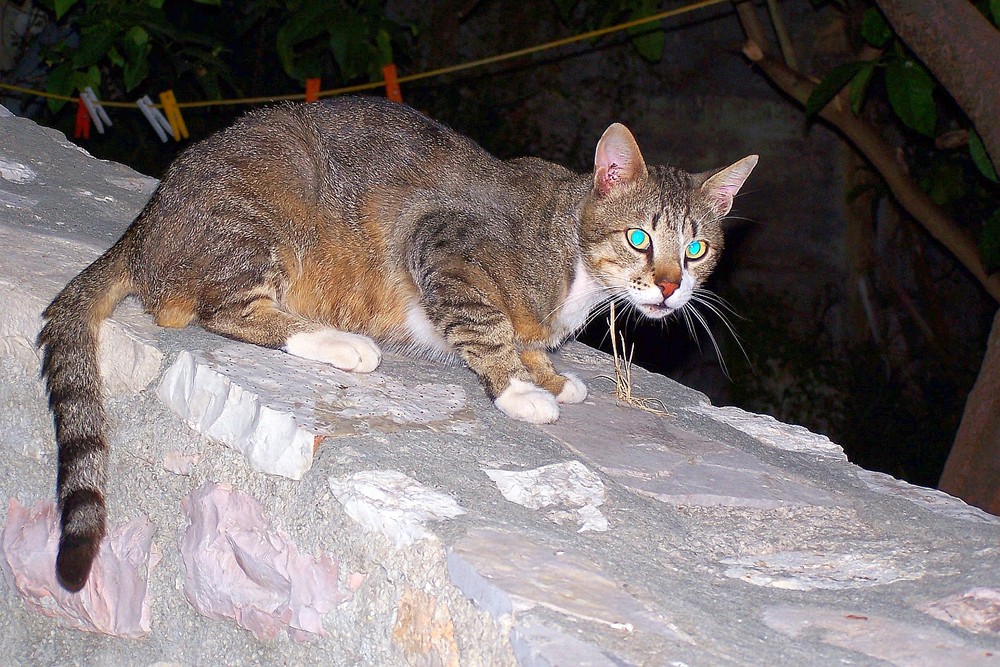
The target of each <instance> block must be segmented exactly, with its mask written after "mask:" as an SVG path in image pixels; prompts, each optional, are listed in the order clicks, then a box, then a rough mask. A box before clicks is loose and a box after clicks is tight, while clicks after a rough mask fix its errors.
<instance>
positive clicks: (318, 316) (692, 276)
mask: <svg viewBox="0 0 1000 667" xmlns="http://www.w3.org/2000/svg"><path fill="white" fill-rule="evenodd" d="M594 163H595V164H594V171H593V173H588V174H576V173H574V172H571V171H569V170H567V169H565V168H563V167H561V166H558V165H556V164H553V163H550V162H546V161H544V160H541V159H537V158H530V157H529V158H518V159H513V160H507V161H501V160H498V159H496V158H494V157H493V156H492V155H490V154H489V153H487V152H486V151H485V150H483V149H482V148H480V147H479V146H478V145H477V144H475V143H474V142H472V141H471V140H470V139H468V138H466V137H464V136H462V135H460V134H458V133H456V132H454V131H453V130H451V129H449V128H447V127H445V126H444V125H442V124H439V123H437V122H435V121H433V120H431V119H430V118H428V117H426V116H424V115H422V114H421V113H419V112H418V111H415V110H413V109H411V108H409V107H407V106H404V105H402V104H397V103H394V102H389V101H386V100H383V99H380V98H374V97H343V98H336V99H333V100H331V101H325V102H321V103H315V104H284V105H278V106H273V107H269V108H265V109H261V110H257V111H253V112H250V113H248V114H247V115H245V116H243V117H242V118H241V119H240V120H238V121H237V122H236V123H235V124H233V125H232V126H230V127H229V128H227V129H224V130H221V131H219V132H218V133H216V134H214V135H212V136H210V137H209V138H207V139H205V140H203V141H201V142H199V143H196V144H194V145H192V146H191V147H190V148H188V149H187V150H186V151H185V152H184V153H182V154H181V155H180V156H179V157H178V158H177V159H176V160H175V161H174V163H173V164H172V165H171V166H170V168H169V169H168V170H167V172H166V174H165V176H164V178H163V180H162V182H161V183H160V184H159V186H158V187H157V189H156V190H155V191H154V192H153V195H152V197H151V198H150V200H149V202H148V204H147V205H146V206H145V208H144V209H143V210H142V211H141V212H140V213H139V215H138V216H137V217H136V219H135V221H134V222H133V223H132V224H131V226H129V227H128V229H126V231H125V232H124V234H123V235H122V237H121V238H120V239H119V240H118V241H117V242H116V243H115V244H114V245H113V246H112V247H111V248H110V249H109V250H108V251H107V252H105V253H104V254H103V255H102V256H101V257H99V258H98V259H97V260H96V261H94V263H93V264H91V265H90V266H88V267H87V268H86V269H84V270H83V271H82V272H81V273H80V274H79V275H78V276H76V277H75V278H73V280H71V281H70V282H69V284H68V285H67V286H66V287H65V288H64V289H63V290H62V291H61V292H60V293H59V294H58V296H56V298H55V299H54V300H53V301H52V303H51V304H50V305H49V306H48V307H47V308H46V310H45V311H44V314H43V316H44V318H45V320H46V323H45V325H44V327H43V328H42V330H41V333H40V334H39V338H38V343H39V345H40V346H41V347H42V348H43V366H42V374H43V376H44V378H45V380H46V384H47V388H48V393H49V405H50V407H51V409H52V411H53V413H54V418H55V425H56V440H57V444H58V451H59V473H58V482H57V495H58V499H59V504H60V507H61V513H62V514H61V530H62V532H61V538H60V542H59V552H58V556H57V560H56V573H57V577H58V579H59V581H60V583H61V585H62V586H63V587H64V588H66V589H67V590H69V591H78V590H80V589H81V588H82V587H83V585H84V584H85V583H86V580H87V577H88V575H89V572H90V568H91V564H92V561H93V559H94V557H95V556H96V553H97V549H98V547H99V544H100V541H101V539H102V538H103V536H104V532H105V519H106V507H105V501H104V495H105V489H106V486H107V479H106V477H107V474H106V464H107V453H108V444H107V438H106V430H107V425H106V417H105V414H104V409H103V404H102V398H101V379H100V372H99V365H98V361H97V351H98V344H99V329H100V324H101V322H102V321H103V320H104V319H105V318H107V317H109V316H110V315H111V313H112V312H113V310H114V309H115V306H116V305H117V304H118V303H119V302H120V301H121V300H122V299H124V298H125V297H126V296H128V295H137V296H138V298H139V300H140V302H141V303H142V305H143V307H144V308H145V310H146V311H147V312H148V313H150V314H152V315H153V317H154V318H155V321H156V322H157V324H159V325H161V326H164V327H185V326H187V325H189V324H193V323H197V324H199V325H200V326H201V327H203V328H205V329H207V330H208V331H211V332H214V333H217V334H220V335H222V336H227V337H229V338H233V339H236V340H240V341H245V342H248V343H254V344H257V345H261V346H264V347H269V348H275V349H282V350H284V351H286V352H288V353H290V354H293V355H295V356H298V357H304V358H306V359H311V360H315V361H319V362H325V363H328V364H332V365H333V366H335V367H337V368H340V369H343V370H347V371H355V372H362V373H364V372H369V371H372V370H374V369H375V368H376V367H377V366H378V365H379V362H380V360H381V354H382V353H381V347H386V348H388V349H397V350H403V351H406V350H418V351H422V352H424V353H426V354H430V355H434V354H440V355H457V356H458V357H460V358H461V359H462V360H463V361H464V362H465V363H466V364H467V365H468V367H469V368H470V369H472V371H473V372H474V373H475V374H476V375H477V376H478V378H479V380H480V382H481V384H482V386H483V388H484V389H485V391H486V394H487V395H488V396H489V397H490V399H492V400H493V402H494V404H495V405H496V407H497V408H499V409H500V410H501V411H502V412H504V413H506V414H507V415H509V416H510V417H512V418H514V419H518V420H523V421H527V422H533V423H544V422H552V421H554V420H555V419H556V418H557V417H558V415H559V403H577V402H580V401H583V400H584V398H585V397H586V395H587V388H586V386H585V385H584V383H583V382H581V381H580V379H579V378H577V377H575V376H574V375H571V374H569V373H559V372H558V371H556V370H555V368H554V367H553V365H552V363H551V361H550V360H549V358H548V356H547V354H546V350H548V349H550V348H553V347H555V346H557V345H558V344H559V343H561V342H562V341H564V340H565V339H566V338H568V337H569V336H571V335H572V334H573V333H574V332H575V331H577V330H578V329H580V328H581V327H582V326H583V325H584V324H585V323H586V322H587V320H588V317H589V316H590V315H591V313H592V311H594V310H595V309H596V308H597V307H598V306H600V305H602V304H604V303H606V302H607V301H609V300H610V299H615V298H617V299H624V300H626V301H627V302H628V303H630V304H631V305H633V306H634V307H635V308H636V309H637V310H638V311H639V312H640V313H642V314H643V315H645V316H647V317H649V318H654V319H659V318H663V317H666V316H667V315H670V314H671V313H674V312H676V311H678V310H679V309H682V308H684V306H685V304H687V303H688V301H689V300H690V299H691V297H692V294H693V292H694V290H695V289H696V288H698V286H699V285H701V283H702V282H703V281H704V280H705V278H706V277H707V276H708V275H709V274H710V273H711V271H712V269H713V267H714V266H715V265H716V263H717V261H718V259H719V254H720V252H721V251H722V248H723V234H722V229H721V226H720V220H721V219H722V218H723V217H724V216H725V215H726V214H727V213H728V212H729V210H730V207H731V206H732V202H733V196H734V195H735V194H736V193H737V191H738V190H739V189H740V187H741V186H742V185H743V183H744V181H745V180H746V179H747V177H748V176H749V175H750V172H751V170H752V169H753V168H754V166H755V165H756V163H757V156H756V155H751V156H748V157H745V158H743V159H742V160H740V161H738V162H736V163H735V164H733V165H731V166H729V167H726V168H724V169H720V170H716V171H712V172H707V173H702V174H689V173H686V172H684V171H681V170H678V169H675V168H671V167H659V166H649V167H647V166H646V163H645V161H644V160H643V158H642V155H641V154H640V152H639V148H638V146H637V145H636V142H635V139H634V138H633V136H632V134H631V133H630V132H629V130H628V129H627V128H626V127H625V126H624V125H621V124H618V123H615V124H613V125H611V126H610V127H608V129H607V130H606V131H605V132H604V134H603V136H602V137H601V138H600V141H599V142H598V143H597V149H596V153H595V160H594ZM376 341H378V342H377V343H376Z"/></svg>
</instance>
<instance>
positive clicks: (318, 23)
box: [276, 2, 354, 79]
mask: <svg viewBox="0 0 1000 667" xmlns="http://www.w3.org/2000/svg"><path fill="white" fill-rule="evenodd" d="M289 9H290V10H293V7H292V6H291V5H289ZM328 13H329V9H328V7H327V6H326V3H321V2H313V3H311V4H308V5H305V6H303V7H302V8H300V9H298V11H295V13H293V14H292V18H291V20H289V21H288V23H286V24H285V25H283V26H282V27H281V28H280V29H279V30H278V35H277V39H276V48H277V51H278V59H279V60H280V61H281V67H282V68H283V69H284V70H285V73H286V74H288V76H290V77H292V78H293V79H304V78H307V77H308V76H311V75H314V74H313V73H312V72H308V73H307V72H306V70H307V69H311V68H306V67H300V66H299V65H298V64H297V63H296V56H295V47H296V46H297V45H299V44H301V43H302V42H305V41H307V40H310V39H313V38H314V37H317V36H319V35H321V34H323V33H324V32H326V31H327V25H326V23H325V22H324V21H323V18H325V17H326V18H328ZM349 16H354V15H351V14H348V15H347V16H338V17H337V21H334V22H333V25H338V24H339V22H340V20H341V19H343V18H347V17H349ZM331 29H332V26H331Z"/></svg>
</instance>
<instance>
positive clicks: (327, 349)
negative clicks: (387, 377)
mask: <svg viewBox="0 0 1000 667" xmlns="http://www.w3.org/2000/svg"><path fill="white" fill-rule="evenodd" d="M285 352H288V353H289V354H294V355H295V356H296V357H302V358H303V359H312V360H313V361H322V362H323V363H327V364H330V365H332V366H336V367H337V368H339V369H341V370H344V371H354V372H355V373H369V372H371V371H373V370H375V369H376V368H378V365H379V363H381V362H382V350H380V349H379V347H378V345H376V344H375V341H373V340H372V339H371V338H369V337H368V336H362V335H360V334H353V333H348V332H346V331H338V330H337V329H319V330H317V331H306V332H303V333H297V334H294V335H292V336H290V337H289V338H288V340H287V341H286V342H285Z"/></svg>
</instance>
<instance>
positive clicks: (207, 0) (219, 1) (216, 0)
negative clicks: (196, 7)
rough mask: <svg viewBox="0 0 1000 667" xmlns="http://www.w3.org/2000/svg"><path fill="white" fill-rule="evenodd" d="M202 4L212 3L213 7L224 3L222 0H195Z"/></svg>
mask: <svg viewBox="0 0 1000 667" xmlns="http://www.w3.org/2000/svg"><path fill="white" fill-rule="evenodd" d="M194 1H195V2H197V3H200V4H202V5H212V6H213V7H219V6H221V5H222V0H194Z"/></svg>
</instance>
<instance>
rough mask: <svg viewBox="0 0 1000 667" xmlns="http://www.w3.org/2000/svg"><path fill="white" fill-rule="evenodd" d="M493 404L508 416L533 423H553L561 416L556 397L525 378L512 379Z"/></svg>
mask: <svg viewBox="0 0 1000 667" xmlns="http://www.w3.org/2000/svg"><path fill="white" fill-rule="evenodd" d="M493 404H494V405H496V406H497V408H499V410H500V412H502V413H504V414H505V415H507V416H508V417H513V418H514V419H518V420H520V421H523V422H531V423H532V424H551V423H552V422H554V421H555V420H556V419H558V418H559V404H558V403H556V397H555V396H553V395H552V394H551V393H550V392H547V391H545V390H544V389H542V388H541V387H539V386H537V385H534V384H532V383H530V382H525V381H524V380H516V379H512V380H511V381H510V384H509V385H508V386H507V388H506V389H504V390H503V393H501V394H500V395H499V396H497V398H496V400H495V401H493Z"/></svg>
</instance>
